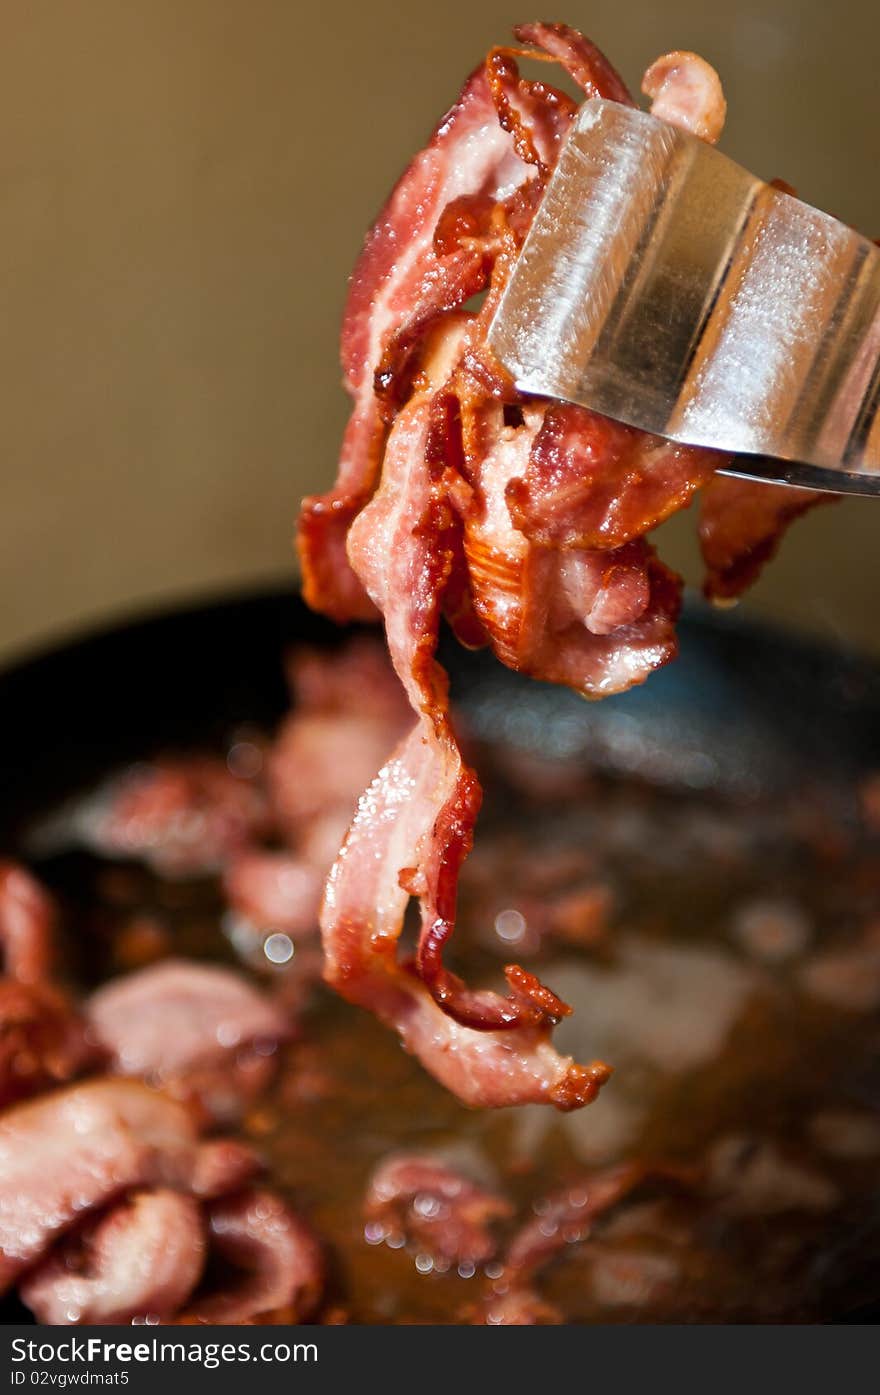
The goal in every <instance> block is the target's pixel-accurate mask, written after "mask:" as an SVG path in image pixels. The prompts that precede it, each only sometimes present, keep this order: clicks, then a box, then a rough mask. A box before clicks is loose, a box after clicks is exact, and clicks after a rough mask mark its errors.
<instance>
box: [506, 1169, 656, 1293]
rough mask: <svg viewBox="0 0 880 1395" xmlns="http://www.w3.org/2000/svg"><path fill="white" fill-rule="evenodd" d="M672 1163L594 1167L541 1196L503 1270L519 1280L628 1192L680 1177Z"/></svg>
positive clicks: (580, 1236) (581, 1233) (583, 1232)
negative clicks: (596, 1169)
mask: <svg viewBox="0 0 880 1395" xmlns="http://www.w3.org/2000/svg"><path fill="white" fill-rule="evenodd" d="M681 1175H682V1174H681V1173H680V1172H677V1171H676V1170H675V1169H671V1168H658V1167H653V1166H651V1165H650V1164H648V1163H644V1162H625V1163H620V1164H619V1165H618V1166H616V1167H610V1168H607V1169H606V1170H605V1171H603V1172H594V1173H590V1174H588V1175H587V1176H585V1177H582V1178H579V1179H578V1180H577V1181H575V1182H573V1183H571V1184H570V1185H569V1186H567V1187H563V1188H562V1189H561V1190H560V1191H558V1192H555V1193H554V1194H553V1195H552V1196H548V1197H545V1198H543V1200H542V1201H541V1202H540V1203H539V1205H538V1206H536V1207H535V1215H534V1217H533V1218H532V1219H531V1220H528V1221H526V1223H525V1225H523V1227H522V1228H521V1229H520V1230H519V1231H518V1232H517V1234H516V1235H515V1236H514V1238H513V1240H512V1242H511V1244H510V1247H509V1249H508V1251H507V1255H506V1257H505V1262H504V1267H505V1274H506V1275H509V1274H513V1275H514V1276H515V1277H516V1282H517V1283H522V1282H523V1281H524V1280H525V1279H526V1278H527V1277H529V1276H531V1275H533V1274H535V1273H537V1272H538V1271H539V1270H541V1269H543V1268H544V1267H545V1265H547V1264H549V1263H550V1261H551V1260H552V1259H555V1257H556V1256H557V1255H558V1254H560V1253H562V1252H564V1250H565V1249H566V1247H567V1246H568V1245H571V1244H573V1243H575V1242H577V1241H581V1240H585V1239H586V1238H587V1236H588V1235H589V1234H590V1232H591V1230H592V1228H593V1225H594V1223H595V1222H596V1220H597V1219H598V1218H599V1216H601V1215H603V1214H604V1213H605V1212H606V1211H610V1210H611V1208H612V1207H613V1206H616V1205H617V1203H618V1202H619V1201H622V1200H623V1198H624V1197H625V1196H628V1195H629V1194H630V1192H632V1191H634V1190H635V1188H636V1187H640V1186H641V1185H642V1184H643V1183H644V1182H646V1181H649V1180H652V1179H653V1178H658V1177H659V1178H660V1179H661V1180H662V1179H664V1178H670V1177H671V1178H673V1179H674V1180H680V1178H681Z"/></svg>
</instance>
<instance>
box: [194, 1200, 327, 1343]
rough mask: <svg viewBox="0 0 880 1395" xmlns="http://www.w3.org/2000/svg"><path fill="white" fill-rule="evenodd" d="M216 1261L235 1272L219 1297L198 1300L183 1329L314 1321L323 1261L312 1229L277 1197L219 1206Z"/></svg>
mask: <svg viewBox="0 0 880 1395" xmlns="http://www.w3.org/2000/svg"><path fill="white" fill-rule="evenodd" d="M209 1234H210V1245H211V1254H212V1258H213V1259H215V1260H220V1261H221V1262H222V1264H223V1265H224V1266H228V1268H229V1269H230V1270H231V1271H232V1277H231V1279H230V1280H229V1281H227V1282H224V1283H223V1284H222V1287H221V1288H220V1289H219V1291H213V1290H209V1291H208V1292H206V1293H205V1294H197V1295H196V1297H195V1298H194V1299H193V1301H192V1304H191V1305H190V1307H189V1309H188V1310H187V1311H186V1313H184V1315H183V1316H182V1318H181V1319H180V1320H181V1321H182V1322H185V1323H236V1324H250V1323H296V1322H304V1321H306V1320H307V1319H308V1318H310V1317H311V1316H312V1314H313V1312H314V1310H315V1308H316V1307H317V1305H318V1302H319V1300H320V1298H321V1293H322V1290H323V1286H324V1257H323V1254H322V1251H321V1246H320V1244H319V1242H318V1240H317V1239H316V1237H315V1235H314V1234H313V1232H312V1230H311V1228H310V1227H309V1226H308V1225H306V1223H305V1221H303V1219H302V1218H301V1217H300V1216H298V1215H297V1214H296V1212H295V1211H294V1210H292V1208H291V1207H290V1206H288V1205H287V1204H286V1202H284V1201H282V1199H281V1198H280V1197H279V1196H276V1195H275V1193H274V1192H270V1191H267V1190H265V1189H262V1188H260V1189H257V1190H252V1191H246V1192H242V1193H241V1194H240V1195H239V1196H234V1197H229V1198H228V1199H224V1200H222V1201H219V1202H216V1203H215V1204H214V1205H213V1206H212V1207H211V1212H210V1223H209Z"/></svg>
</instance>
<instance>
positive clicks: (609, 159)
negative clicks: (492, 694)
mask: <svg viewBox="0 0 880 1395" xmlns="http://www.w3.org/2000/svg"><path fill="white" fill-rule="evenodd" d="M489 342H490V345H491V347H492V349H493V350H494V352H495V354H496V355H497V357H498V358H499V359H500V361H501V362H502V364H503V365H504V366H505V367H506V368H507V369H508V371H509V372H510V373H511V374H512V376H513V378H514V380H515V382H516V383H517V385H518V386H519V387H521V388H523V389H525V390H528V391H530V392H534V393H539V394H541V395H544V396H549V397H560V398H563V399H565V400H568V401H570V402H578V403H581V404H582V405H583V406H586V407H591V408H593V409H594V410H595V411H597V412H602V413H603V414H605V415H606V416H610V417H615V418H617V419H618V420H620V421H624V422H628V423H629V424H630V425H632V426H638V427H641V428H643V429H644V430H646V431H651V432H654V433H656V434H658V435H661V436H668V437H670V438H672V439H673V440H676V441H681V442H685V443H688V444H692V445H700V446H711V447H713V448H715V449H717V450H720V451H727V452H732V453H734V454H735V456H736V459H735V460H733V461H731V462H730V464H729V466H728V468H727V473H730V474H738V475H749V476H752V477H755V478H758V479H766V480H774V481H777V482H779V481H782V482H785V483H788V484H792V485H797V486H801V487H810V488H813V489H830V490H837V491H840V492H848V493H855V494H880V248H878V247H876V246H875V245H874V244H873V243H872V242H869V241H868V239H867V238H865V237H862V236H860V235H859V234H858V233H856V232H853V231H852V229H851V228H848V227H846V226H845V225H844V224H843V223H840V222H838V221H837V220H836V219H834V218H832V217H830V216H829V215H828V214H827V213H821V212H819V211H818V210H817V209H815V208H810V207H809V206H808V205H807V204H805V203H802V202H801V201H800V200H799V199H796V198H794V197H792V195H790V194H788V193H785V192H783V191H782V190H780V189H777V188H775V187H773V186H772V185H769V184H765V183H763V182H762V181H761V180H759V179H756V178H755V176H754V175H751V174H749V173H748V172H747V171H746V170H744V169H742V168H741V167H740V166H739V165H736V164H734V162H733V161H732V160H729V159H728V158H727V157H726V156H725V155H722V154H720V152H719V151H717V150H714V149H713V148H712V147H711V146H709V145H706V144H705V143H704V142H703V141H701V140H698V139H697V138H696V137H695V136H692V135H689V134H688V133H687V132H684V131H681V130H679V129H678V128H677V127H674V126H670V125H668V124H667V123H666V122H664V121H660V120H658V119H657V118H656V117H653V116H649V115H648V114H647V113H646V112H642V111H637V110H634V109H631V108H629V107H624V106H621V105H619V104H618V103H616V102H609V101H604V100H601V99H596V100H593V101H589V102H586V103H585V104H584V106H583V107H582V108H581V110H580V112H579V114H578V117H577V119H576V121H575V124H574V127H573V129H572V131H571V134H570V136H569V138H568V141H567V144H566V146H565V149H564V151H563V153H562V156H561V158H560V160H559V163H558V165H557V168H556V170H555V172H554V174H553V176H552V177H551V179H550V182H549V184H548V187H547V190H546V193H545V195H544V198H543V200H542V203H541V206H540V208H539V210H538V213H537V216H536V217H535V220H534V223H533V224H532V228H531V230H530V232H529V235H528V237H527V239H526V242H525V245H524V247H523V249H522V252H521V253H520V256H519V259H518V261H517V264H516V266H515V268H514V272H513V275H512V276H511V279H510V282H509V284H508V286H507V288H506V290H505V292H504V295H503V298H502V300H501V302H500V304H499V307H498V310H497V312H496V315H495V318H494V320H493V322H492V325H491V328H490V331H489Z"/></svg>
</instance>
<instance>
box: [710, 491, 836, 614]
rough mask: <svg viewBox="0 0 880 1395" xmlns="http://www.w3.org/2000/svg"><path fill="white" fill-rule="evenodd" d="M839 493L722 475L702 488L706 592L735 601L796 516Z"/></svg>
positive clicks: (776, 547)
mask: <svg viewBox="0 0 880 1395" xmlns="http://www.w3.org/2000/svg"><path fill="white" fill-rule="evenodd" d="M836 498H837V496H836V495H835V494H827V493H825V492H820V491H819V490H813V489H792V488H790V487H789V486H788V485H779V484H758V483H756V482H755V481H754V480H745V479H736V478H734V477H732V476H724V475H719V476H718V477H717V478H716V479H714V480H712V481H711V482H710V483H709V484H708V486H707V487H706V489H705V490H704V492H703V498H702V505H701V511H700V549H701V551H702V554H703V561H704V562H705V564H706V580H705V582H704V584H703V590H704V592H705V594H706V595H707V596H708V597H709V598H710V599H711V600H732V599H733V598H735V597H736V596H739V595H740V594H741V593H742V592H743V591H745V589H746V587H748V586H751V584H752V582H753V581H754V580H755V578H756V577H757V576H759V575H760V573H761V571H762V570H763V568H764V566H765V564H766V563H767V562H769V561H770V559H771V557H773V556H775V554H776V551H777V549H778V547H779V544H780V542H781V541H782V537H783V534H784V533H785V531H786V529H787V528H788V527H789V525H790V524H792V523H793V522H794V521H795V519H797V518H800V517H801V516H802V515H803V514H805V513H807V512H808V511H809V510H810V509H814V508H816V507H817V506H818V505H819V504H831V503H834V502H835V500H836Z"/></svg>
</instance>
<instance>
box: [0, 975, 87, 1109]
mask: <svg viewBox="0 0 880 1395" xmlns="http://www.w3.org/2000/svg"><path fill="white" fill-rule="evenodd" d="M96 1056H97V1052H96V1050H95V1047H94V1045H93V1043H92V1042H90V1041H89V1039H88V1037H87V1035H86V1031H85V1024H84V1023H83V1021H82V1019H81V1018H80V1017H79V1015H78V1013H76V1012H75V1011H74V1009H73V1007H72V1006H71V1004H70V1003H69V1002H68V1001H67V999H66V998H65V997H64V995H63V994H62V993H60V992H59V991H58V990H57V989H55V988H52V987H51V985H49V984H25V983H18V982H17V981H16V980H15V979H11V978H6V979H0V1109H5V1108H6V1106H7V1105H9V1104H13V1103H15V1102H16V1101H17V1100H22V1099H27V1098H28V1097H29V1096H31V1095H37V1094H39V1093H40V1091H41V1090H47V1089H49V1087H50V1086H52V1085H63V1084H66V1083H67V1082H68V1081H70V1080H73V1079H74V1078H75V1077H76V1076H77V1075H79V1074H81V1073H82V1071H84V1070H85V1069H86V1068H87V1067H88V1066H89V1065H90V1064H92V1062H93V1061H94V1060H95V1059H96Z"/></svg>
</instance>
